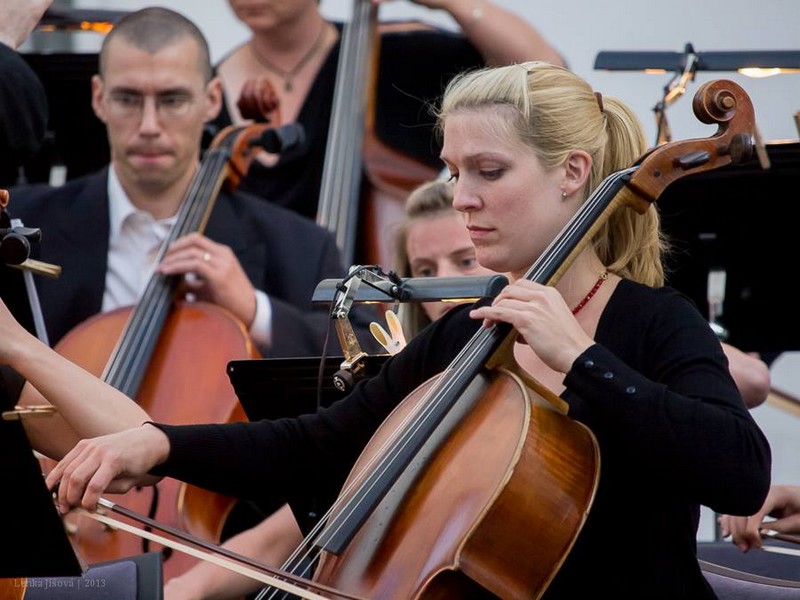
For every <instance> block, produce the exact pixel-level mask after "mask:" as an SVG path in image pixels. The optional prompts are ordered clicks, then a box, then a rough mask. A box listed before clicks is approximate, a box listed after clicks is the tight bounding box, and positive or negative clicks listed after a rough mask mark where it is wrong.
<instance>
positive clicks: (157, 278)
mask: <svg viewBox="0 0 800 600" xmlns="http://www.w3.org/2000/svg"><path fill="white" fill-rule="evenodd" d="M250 91H251V92H253V93H256V92H258V93H261V94H267V95H266V98H264V97H261V96H258V97H256V98H253V99H251V100H250V104H249V105H250V106H252V107H254V108H258V109H262V116H263V119H262V121H261V122H257V123H254V124H252V125H249V126H246V127H234V126H231V127H229V128H226V129H225V130H223V131H221V132H220V133H219V134H218V135H217V136H216V138H215V140H214V143H213V145H212V147H211V148H209V150H208V151H207V152H206V154H205V156H204V157H203V160H202V163H201V165H200V168H199V169H198V171H197V173H196V174H195V177H194V178H193V180H192V182H191V185H190V188H189V190H188V192H187V194H186V197H185V198H184V201H183V203H182V205H181V208H180V211H179V213H178V216H177V220H176V223H175V225H174V227H173V228H172V230H171V232H170V234H169V236H168V237H167V239H165V241H164V244H163V245H162V247H161V251H160V253H159V256H158V257H157V258H156V261H158V260H160V258H161V256H163V253H164V252H165V251H166V248H167V247H168V245H169V244H170V243H171V242H172V241H174V240H176V239H177V238H178V237H181V236H183V235H186V234H188V233H190V232H194V231H198V232H202V231H203V230H204V229H205V226H206V223H207V222H208V219H209V218H210V215H211V212H212V209H213V206H214V202H215V201H216V198H217V195H218V193H219V191H220V189H221V188H222V187H223V185H224V186H227V187H228V188H229V189H233V188H235V187H236V185H237V184H238V182H239V180H240V179H241V177H242V176H243V175H244V174H245V173H246V172H247V168H248V166H249V164H250V161H251V160H252V158H253V157H254V155H255V154H256V153H257V152H258V148H257V145H258V143H259V141H260V139H261V137H262V135H263V134H264V133H265V132H266V131H267V130H268V129H269V128H270V127H271V124H270V123H269V122H268V118H267V115H268V112H263V111H264V110H267V111H273V110H276V109H277V103H276V102H275V101H274V94H273V95H272V96H270V95H268V92H269V90H268V88H260V89H255V87H254V88H252V89H251V90H250ZM179 280H180V278H179V277H174V276H165V275H163V274H160V273H154V274H153V276H152V277H151V279H150V280H149V282H148V284H147V286H146V288H145V290H144V292H143V295H142V297H141V299H140V301H139V302H138V303H137V305H136V306H134V307H125V308H120V309H117V310H114V311H110V312H108V313H103V314H99V315H95V316H94V317H91V318H89V319H87V320H86V321H84V322H83V323H81V324H80V325H78V326H77V327H75V328H74V329H73V330H71V331H70V332H69V333H68V334H67V335H66V336H65V337H64V338H62V339H61V340H60V341H59V343H58V344H57V345H56V347H55V349H56V351H58V352H59V353H61V354H62V355H63V356H65V357H67V358H69V359H70V360H72V361H73V362H75V363H77V364H79V365H81V366H83V367H84V368H86V369H87V370H88V371H90V372H92V373H95V374H101V376H102V378H103V380H104V381H106V382H107V383H109V384H110V385H112V386H113V387H115V388H117V389H119V390H120V391H122V392H124V393H125V394H126V395H128V396H129V397H131V398H133V399H135V400H136V402H137V403H138V404H139V405H141V406H142V407H143V408H144V409H145V410H146V411H147V412H148V414H150V415H151V416H152V417H153V418H158V419H163V420H164V421H165V422H169V423H194V422H201V421H216V422H224V421H227V420H236V419H238V420H241V419H244V414H243V412H242V411H241V408H240V407H239V404H238V399H237V398H236V396H235V394H234V392H233V389H232V388H231V386H230V383H229V381H228V379H227V376H226V367H227V363H228V361H230V360H232V359H244V358H257V357H259V353H258V351H257V350H256V348H255V346H254V344H253V342H252V340H251V339H250V337H249V335H248V333H247V331H246V329H245V327H244V324H243V323H241V322H240V321H239V319H238V318H236V317H234V316H233V315H232V314H231V313H230V312H229V311H227V310H226V309H224V308H221V307H219V306H216V305H213V304H211V303H207V302H193V301H188V300H180V299H179V292H180V288H179ZM209 339H213V340H214V343H213V344H209V343H208V340H209ZM189 393H191V396H190V397H191V398H192V402H191V403H188V402H185V401H183V402H181V401H176V398H187V397H189ZM163 484H164V485H161V484H159V486H158V487H157V488H153V489H152V490H149V489H141V490H135V491H131V493H129V494H127V495H125V496H124V497H120V498H119V502H120V503H121V504H122V505H125V506H128V507H131V508H134V507H136V509H137V510H139V512H142V513H145V514H150V515H151V516H153V517H155V518H157V519H158V520H160V521H163V522H166V523H171V524H174V525H176V526H178V525H185V524H186V521H187V519H188V517H187V516H186V515H185V513H184V510H183V509H184V504H182V502H181V498H183V497H184V496H185V495H186V494H187V489H186V485H185V484H182V483H180V482H178V481H176V480H165V481H164V482H163ZM231 503H232V500H230V501H228V500H221V499H220V500H219V502H218V503H217V506H218V507H219V508H220V510H222V508H223V507H228V506H229V505H230V504H231ZM214 516H216V515H214ZM223 516H224V515H223ZM207 517H208V518H209V519H211V518H212V515H210V514H209V515H207ZM70 520H71V516H70ZM71 527H72V530H73V532H74V533H73V543H74V545H75V547H76V550H77V552H78V553H79V554H80V555H81V556H82V558H83V559H84V560H86V561H87V562H89V563H93V562H99V561H104V560H110V559H114V558H119V557H123V556H127V555H131V554H138V553H141V552H142V551H147V549H148V547H147V545H144V546H143V545H142V544H141V543H140V540H137V539H136V538H135V537H132V536H129V535H127V534H124V533H120V532H118V531H115V530H113V529H109V528H106V527H102V526H100V525H99V524H98V523H97V522H94V521H89V520H87V519H85V518H83V517H81V516H79V515H76V516H75V519H74V521H72V523H71ZM164 558H165V561H164V573H165V575H166V576H168V577H169V576H173V575H177V574H179V573H181V572H183V571H184V570H186V569H188V568H189V567H190V566H191V565H192V564H193V561H191V560H189V559H187V558H186V557H185V556H184V555H173V554H172V553H171V552H169V550H168V549H165V551H164Z"/></svg>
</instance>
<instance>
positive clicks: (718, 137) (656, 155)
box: [627, 79, 756, 212]
mask: <svg viewBox="0 0 800 600" xmlns="http://www.w3.org/2000/svg"><path fill="white" fill-rule="evenodd" d="M692 108H693V110H694V114H695V116H696V117H697V118H698V120H700V121H701V122H703V123H707V124H709V125H713V124H714V123H716V124H717V125H718V126H719V127H718V129H717V132H716V134H714V135H713V136H711V137H709V138H700V139H691V140H683V141H680V142H673V143H670V144H667V145H665V146H660V147H658V148H656V149H654V150H652V151H651V152H650V153H648V154H646V155H645V156H644V157H643V158H642V160H641V162H640V164H639V168H638V169H637V170H636V172H635V173H634V174H633V176H632V177H631V179H630V181H628V182H627V188H628V189H630V190H631V191H632V192H633V193H634V194H635V195H636V196H637V197H638V198H639V199H640V200H639V201H638V202H637V201H635V200H634V199H630V204H631V205H632V206H633V207H634V208H635V209H636V210H638V212H644V211H645V210H647V207H648V206H649V203H650V202H654V201H655V200H656V199H657V198H658V197H659V196H660V195H661V193H662V192H663V191H664V189H666V187H667V186H668V185H669V184H671V183H673V182H674V181H676V180H677V179H680V178H681V177H684V176H686V175H692V174H695V173H702V172H703V171H709V170H711V169H718V168H720V167H724V166H726V165H728V164H738V163H742V162H745V161H747V160H748V159H749V158H750V156H751V154H752V149H753V136H754V135H755V127H756V122H755V112H754V110H753V104H752V102H751V101H750V98H749V96H748V95H747V93H746V92H745V91H744V89H742V87H741V86H739V85H738V84H736V83H734V82H733V81H730V80H726V79H717V80H714V81H709V82H707V83H705V84H703V85H702V86H701V87H700V89H699V90H698V91H697V93H696V94H695V97H694V100H693V102H692ZM641 200H646V202H645V203H641Z"/></svg>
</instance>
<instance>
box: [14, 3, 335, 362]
mask: <svg viewBox="0 0 800 600" xmlns="http://www.w3.org/2000/svg"><path fill="white" fill-rule="evenodd" d="M150 23H153V24H155V25H154V26H156V27H158V28H159V29H158V33H159V37H158V38H155V37H153V36H154V34H151V33H149V32H147V31H146V28H147V26H148V25H149V24H150ZM119 25H120V26H118V27H117V28H115V29H114V30H112V32H111V33H109V34H108V35H107V37H106V38H105V39H104V44H103V48H102V50H101V55H100V56H101V58H100V64H101V68H100V73H99V74H98V75H96V76H95V77H94V79H93V96H92V105H93V108H94V109H95V112H96V114H97V115H98V117H99V118H100V119H101V120H102V121H103V122H104V123H105V124H106V127H107V131H108V139H109V144H110V147H111V153H112V154H111V164H110V165H109V167H108V168H106V169H103V170H102V171H100V172H98V173H96V174H94V175H91V176H88V177H85V178H82V179H80V180H79V181H71V182H69V184H68V185H66V186H64V187H60V188H55V187H50V186H46V185H32V186H23V187H19V188H15V189H12V193H13V197H14V205H13V216H16V217H19V218H21V219H22V220H23V222H25V223H31V224H35V226H37V227H40V228H42V229H43V230H45V231H46V232H47V234H46V235H45V236H43V240H42V243H41V244H38V245H36V247H35V248H34V255H33V256H34V257H35V258H39V259H41V260H45V261H49V262H55V263H58V264H62V265H63V274H62V276H61V277H60V278H59V279H57V280H47V281H40V282H39V293H40V296H41V301H42V305H43V312H44V317H45V322H46V324H47V327H48V334H49V338H50V342H51V344H55V343H57V342H58V341H59V340H60V339H61V337H62V336H63V335H64V334H65V333H66V332H67V331H69V330H70V329H71V328H72V327H74V326H75V325H76V324H78V323H79V322H81V321H83V320H84V319H86V318H88V317H90V316H91V315H93V314H95V313H98V312H100V311H101V310H102V311H108V310H111V309H114V308H117V307H120V306H128V305H132V304H135V303H136V301H137V300H138V298H139V294H140V293H141V291H142V288H143V286H144V284H145V283H146V282H147V279H148V276H149V274H150V273H151V272H152V269H153V264H152V263H153V257H154V253H155V251H156V250H157V249H158V247H159V244H160V243H161V240H163V239H164V237H165V236H166V234H167V232H168V231H169V228H170V227H171V224H172V221H173V220H174V215H175V214H176V213H177V211H178V208H179V206H180V204H181V201H182V200H183V198H184V196H185V194H186V192H187V189H188V186H189V183H190V182H191V179H192V176H193V175H194V173H195V171H196V169H197V167H198V157H199V149H200V137H201V135H202V131H203V124H204V123H205V122H206V121H207V120H209V119H211V118H213V117H214V116H215V115H216V114H217V112H218V111H219V108H220V105H221V104H220V103H221V88H220V82H219V79H217V78H216V77H212V71H211V67H210V65H209V62H208V60H209V59H208V47H207V45H206V42H205V39H204V37H203V36H202V34H201V33H200V31H199V30H198V29H197V28H196V27H195V26H194V24H192V23H191V22H190V21H188V19H186V18H185V17H183V16H182V15H179V14H178V13H175V12H173V11H169V10H167V9H157V8H153V9H145V10H142V11H137V12H136V13H135V15H132V16H130V17H129V18H127V19H125V20H124V21H123V22H121V23H120V24H119ZM154 40H155V41H154ZM176 55H177V56H181V57H182V59H183V61H184V63H185V64H183V65H177V64H176V62H175V56H176ZM134 68H135V69H136V70H134ZM263 204H264V203H260V202H258V201H256V200H255V199H254V198H253V197H252V196H249V195H247V194H243V193H241V192H239V191H238V190H237V191H236V192H235V193H233V194H227V193H223V194H221V197H220V198H219V200H218V202H217V203H216V205H215V209H214V211H213V212H212V215H211V217H210V220H209V225H208V230H207V231H208V234H207V236H199V235H192V236H187V238H186V239H184V240H180V241H178V242H176V243H175V244H174V246H173V247H172V248H170V249H169V250H168V252H167V254H166V255H165V257H164V260H163V261H162V263H161V265H160V266H159V269H160V271H161V272H163V273H166V274H182V273H189V272H192V273H196V274H197V275H198V277H197V278H195V279H193V280H192V281H191V282H189V283H188V284H187V285H189V291H192V292H194V294H195V295H196V296H197V297H198V299H201V300H209V301H211V302H214V303H216V304H219V305H220V306H223V307H225V308H228V309H229V310H230V311H231V312H232V313H233V314H234V315H236V316H237V317H238V318H239V319H241V321H242V322H243V323H245V324H246V326H247V327H248V329H249V332H250V334H251V335H252V337H253V338H254V340H255V341H256V342H257V343H258V344H259V347H260V349H261V350H262V352H263V353H264V354H265V355H272V356H316V355H318V354H320V352H321V349H322V341H323V339H324V335H325V333H326V331H327V326H328V321H329V319H328V317H327V315H326V314H324V311H319V310H316V311H312V310H311V307H310V302H309V298H310V297H311V294H312V292H313V289H314V286H316V283H317V282H318V281H319V280H320V279H322V278H325V277H335V276H338V275H339V274H341V273H343V272H344V271H343V266H342V265H341V261H340V259H339V255H338V252H337V251H336V248H335V246H334V245H332V244H331V238H330V237H329V236H328V235H327V234H326V233H325V232H324V231H322V230H321V229H320V228H318V227H316V226H314V225H313V224H312V223H310V222H309V221H308V220H304V219H298V218H296V215H294V214H292V213H290V212H288V211H284V210H276V208H275V207H274V206H264V205H263ZM57 209H58V210H57ZM298 239H302V240H304V244H303V247H302V248H301V247H299V246H298V245H297V244H296V243H294V241H296V240H298ZM106 255H107V256H106ZM92 256H99V257H100V258H99V259H97V260H92V259H91V257H92Z"/></svg>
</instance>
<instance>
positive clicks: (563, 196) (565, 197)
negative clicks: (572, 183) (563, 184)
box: [561, 190, 567, 200]
mask: <svg viewBox="0 0 800 600" xmlns="http://www.w3.org/2000/svg"><path fill="white" fill-rule="evenodd" d="M561 199H562V200H566V199H567V192H565V191H564V190H561Z"/></svg>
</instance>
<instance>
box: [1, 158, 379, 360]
mask: <svg viewBox="0 0 800 600" xmlns="http://www.w3.org/2000/svg"><path fill="white" fill-rule="evenodd" d="M107 177H108V171H107V169H104V170H102V171H100V172H99V173H96V174H93V175H89V176H86V177H82V178H79V179H75V180H71V181H69V182H68V183H67V184H66V185H64V186H62V187H57V188H53V187H50V186H47V185H41V184H37V185H31V186H21V187H19V188H16V189H12V190H11V198H12V200H11V202H10V204H9V207H8V209H9V213H10V215H11V216H12V217H16V218H19V219H21V220H22V222H23V224H24V225H25V226H27V227H36V228H39V229H41V230H42V240H41V241H40V242H39V243H36V244H34V245H33V246H32V252H31V258H35V259H38V260H42V261H45V262H49V263H55V264H58V265H61V267H62V274H61V276H60V277H59V278H58V279H50V278H47V277H43V276H38V277H36V283H37V289H38V291H39V297H40V302H41V305H42V313H43V316H44V320H45V323H46V326H47V333H48V336H49V338H50V343H51V344H55V343H56V342H58V340H59V339H61V337H62V336H63V335H64V334H65V333H67V332H68V331H69V330H70V329H72V328H73V327H75V325H77V324H78V323H80V322H82V321H84V320H85V319H87V318H89V317H90V316H92V315H94V314H96V313H98V312H100V309H101V307H102V301H103V293H104V288H105V274H106V266H107V255H108V237H109V228H110V218H109V211H108V194H107ZM205 234H206V235H207V236H208V237H209V238H211V239H212V240H214V241H215V242H218V243H221V244H225V245H227V246H230V247H231V248H232V250H233V252H234V253H235V254H236V256H237V258H238V259H239V262H240V263H241V265H242V267H243V268H244V270H245V272H246V273H247V275H248V277H249V278H250V281H251V282H252V283H253V285H254V286H255V287H256V288H257V289H260V290H262V291H264V292H266V293H267V294H268V295H269V298H270V302H271V304H272V346H271V348H270V349H269V351H268V352H265V354H267V355H269V356H283V357H287V356H320V355H321V353H322V349H323V342H324V338H325V334H326V333H327V332H328V330H329V328H330V326H331V320H330V317H329V314H328V308H327V307H325V306H322V307H316V308H315V307H312V304H311V297H312V294H313V291H314V288H315V287H316V285H317V283H319V281H321V280H322V279H329V278H341V277H342V276H343V275H344V272H345V269H344V267H343V266H342V264H341V258H340V254H339V251H338V249H337V247H336V242H335V239H334V238H333V236H332V235H331V234H330V233H329V232H328V231H326V230H325V229H323V228H321V227H319V226H318V225H316V224H315V223H314V222H313V221H311V220H309V219H306V218H304V217H300V216H299V215H297V214H295V213H293V212H291V211H289V210H286V209H283V208H281V207H279V206H276V205H274V204H273V203H270V202H265V201H264V200H262V199H259V198H256V197H254V196H251V195H248V194H245V193H241V192H236V193H233V194H227V193H222V194H220V196H219V198H218V199H217V202H216V203H215V205H214V209H213V211H212V213H211V217H210V219H209V222H208V225H207V227H206V231H205ZM371 316H372V313H371V312H370V313H365V312H364V311H360V312H358V311H357V312H356V314H355V315H354V327H355V328H356V330H357V335H358V337H359V340H364V341H365V343H366V345H367V347H369V348H373V347H374V346H370V342H369V341H367V340H368V339H369V338H368V337H367V334H366V333H365V332H366V330H367V322H368V319H369V318H370V317H371ZM335 339H336V338H335V336H333V337H331V340H335ZM334 344H335V342H334ZM262 351H264V349H262ZM328 354H329V355H338V354H341V350H340V349H339V348H337V347H335V345H334V346H331V345H330V343H329V347H328Z"/></svg>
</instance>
